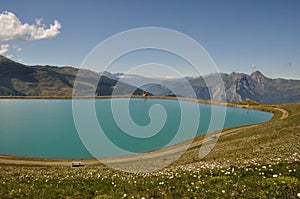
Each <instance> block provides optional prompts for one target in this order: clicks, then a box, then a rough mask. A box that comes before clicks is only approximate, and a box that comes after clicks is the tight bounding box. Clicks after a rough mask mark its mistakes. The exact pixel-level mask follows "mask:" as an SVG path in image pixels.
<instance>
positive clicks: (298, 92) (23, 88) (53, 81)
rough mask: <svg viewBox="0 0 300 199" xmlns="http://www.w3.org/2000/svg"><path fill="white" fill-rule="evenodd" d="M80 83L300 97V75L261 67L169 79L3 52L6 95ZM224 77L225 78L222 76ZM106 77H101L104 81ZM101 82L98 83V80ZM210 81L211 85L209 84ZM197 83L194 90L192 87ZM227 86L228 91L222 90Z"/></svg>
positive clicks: (65, 89)
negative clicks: (32, 61)
mask: <svg viewBox="0 0 300 199" xmlns="http://www.w3.org/2000/svg"><path fill="white" fill-rule="evenodd" d="M76 75H77V79H76V86H77V87H80V88H82V89H80V90H81V91H86V92H82V93H79V94H78V95H86V93H89V91H91V92H94V94H95V95H99V96H107V95H108V96H109V95H112V94H114V95H124V94H135V95H141V94H142V93H143V92H144V91H147V92H148V93H149V94H150V95H157V96H181V97H193V95H192V94H195V95H196V97H197V98H199V99H211V98H213V99H217V100H227V101H236V102H240V101H244V100H255V101H257V102H260V103H270V104H272V103H289V102H298V101H300V80H287V79H281V78H277V79H272V78H268V77H266V76H264V75H263V74H262V73H261V72H259V71H256V72H253V73H252V74H250V75H248V74H244V73H231V74H225V73H220V74H210V75H206V76H200V77H196V78H195V77H194V78H192V77H186V78H182V79H168V78H156V77H143V76H139V75H130V74H129V75H128V74H123V73H116V74H112V73H109V72H102V73H97V72H93V71H90V70H81V72H80V73H78V69H77V68H73V67H69V66H68V67H56V66H40V65H36V66H28V65H24V64H21V63H17V62H14V61H12V60H10V59H8V58H6V57H4V56H1V55H0V96H71V95H72V92H73V87H74V81H75V78H76ZM218 77H221V78H222V81H220V79H218ZM99 78H100V81H99V82H98V80H99ZM95 81H96V82H98V84H97V85H96V87H95V84H94V83H93V82H95ZM207 82H210V83H209V86H207V84H206V83H207ZM191 88H192V89H193V91H194V92H193V93H191V92H190V90H189V89H191ZM222 90H224V92H221V91H222Z"/></svg>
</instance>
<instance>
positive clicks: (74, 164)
mask: <svg viewBox="0 0 300 199" xmlns="http://www.w3.org/2000/svg"><path fill="white" fill-rule="evenodd" d="M71 166H72V167H84V164H82V163H81V162H72V164H71Z"/></svg>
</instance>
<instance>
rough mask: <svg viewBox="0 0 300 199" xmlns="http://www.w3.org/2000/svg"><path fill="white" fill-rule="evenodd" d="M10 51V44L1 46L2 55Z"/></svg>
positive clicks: (0, 52)
mask: <svg viewBox="0 0 300 199" xmlns="http://www.w3.org/2000/svg"><path fill="white" fill-rule="evenodd" d="M8 49H9V44H1V45H0V55H3V54H4V53H6V52H7V51H8Z"/></svg>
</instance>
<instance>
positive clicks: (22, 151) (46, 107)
mask: <svg viewBox="0 0 300 199" xmlns="http://www.w3.org/2000/svg"><path fill="white" fill-rule="evenodd" d="M112 100H115V102H117V103H118V104H119V105H122V103H125V102H126V100H125V99H112ZM87 101H88V100H78V102H79V103H86V102H87ZM181 103H182V104H181V106H183V107H184V109H185V110H187V111H195V110H192V109H194V108H195V104H196V103H195V102H185V101H181ZM156 104H159V105H161V106H162V107H164V109H165V113H166V115H167V117H166V121H165V123H164V125H163V127H162V128H161V129H160V131H159V132H158V133H157V134H155V135H153V136H151V137H148V138H141V137H134V136H132V135H128V134H126V133H124V132H123V130H122V129H121V128H120V127H119V126H118V125H117V124H116V122H115V120H114V118H113V114H112V111H111V99H97V100H95V110H96V116H97V119H98V122H99V124H100V126H101V128H102V130H103V131H104V133H105V136H106V137H107V138H108V139H109V140H110V141H111V143H113V144H114V145H116V146H117V147H119V148H122V149H123V150H126V151H130V152H132V153H141V152H145V151H151V150H155V149H159V148H162V147H164V146H167V145H168V144H170V143H172V144H174V143H173V142H171V140H172V139H173V138H174V137H175V135H176V132H178V130H179V129H180V122H181V112H182V109H180V107H179V102H178V101H176V100H161V99H147V100H145V99H130V103H129V107H130V109H129V110H130V115H131V118H132V120H133V121H134V122H135V123H136V124H137V125H139V126H142V127H143V126H144V127H146V126H147V125H148V124H149V123H151V117H150V115H149V110H150V108H151V107H152V106H153V105H156ZM196 106H197V108H198V109H199V111H200V121H199V126H198V128H197V132H195V134H197V135H201V134H204V133H206V132H207V129H208V127H209V122H210V119H211V108H212V107H214V108H216V109H217V110H218V108H220V110H221V108H222V107H221V106H216V105H208V104H197V105H196ZM0 110H1V111H0V154H3V155H13V156H22V157H37V158H57V159H81V158H92V157H93V156H92V155H91V154H90V153H89V152H88V151H87V149H86V148H85V146H84V144H83V143H82V142H81V139H80V137H79V135H78V133H77V130H76V127H75V124H74V120H73V114H72V100H44V99H43V100H37V99H35V100H24V99H22V100H20V99H2V100H0ZM154 113H156V112H154ZM83 114H84V111H83ZM158 116H159V115H155V114H154V115H152V117H153V118H156V117H158ZM272 116H273V114H271V113H267V112H262V111H254V110H246V109H237V108H230V107H228V108H227V109H226V119H225V123H224V128H227V127H234V126H241V125H246V124H254V123H260V122H265V121H268V120H270V119H271V118H272ZM153 118H152V119H153ZM87 119H89V118H87ZM189 120H190V121H191V122H193V118H191V119H189ZM215 120H218V118H215ZM89 130H90V129H89V128H88V127H87V134H88V133H89ZM210 130H217V129H210ZM184 131H187V128H185V129H184ZM138 133H145V132H138ZM181 134H182V136H180V137H179V139H177V140H176V143H178V142H181V141H184V140H187V139H190V138H192V137H189V136H190V135H191V134H189V133H186V134H185V133H184V132H183V133H181ZM95 143H97V144H99V146H100V145H101V144H102V143H101V140H97V142H95ZM97 144H96V146H95V147H96V148H97ZM119 155H124V154H122V153H114V152H111V151H107V153H105V151H104V152H103V151H102V153H101V155H100V156H101V157H102V156H103V157H112V156H119Z"/></svg>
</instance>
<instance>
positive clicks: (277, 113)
mask: <svg viewBox="0 0 300 199" xmlns="http://www.w3.org/2000/svg"><path fill="white" fill-rule="evenodd" d="M122 97H124V96H122ZM102 98H103V99H104V97H102ZM105 98H109V97H105ZM141 98H142V97H141ZM151 98H153V97H151ZM170 98H172V99H174V100H175V99H177V98H174V97H161V98H159V99H170ZM0 99H3V98H1V97H0ZM179 99H180V98H179ZM185 99H186V98H185ZM180 100H182V99H180ZM187 101H196V100H194V99H187ZM197 101H198V100H197ZM201 101H202V100H201ZM201 103H202V102H201ZM223 103H224V102H223ZM218 105H222V104H218ZM227 106H230V107H237V108H243V107H244V106H243V105H240V104H234V103H231V104H228V103H227ZM251 109H254V110H260V111H266V112H271V113H273V114H274V115H273V117H272V118H271V119H270V120H269V121H267V122H263V123H259V124H251V125H245V126H236V127H232V128H227V129H223V130H222V133H221V134H222V135H221V136H223V135H225V134H230V133H231V132H235V131H237V130H240V129H248V128H252V127H255V126H259V125H261V124H266V123H271V122H273V121H274V120H279V119H285V118H287V117H288V112H287V111H286V110H285V109H282V108H278V107H277V106H276V105H258V106H255V107H251ZM212 134H213V133H212ZM205 136H206V134H205V135H200V136H197V137H195V138H194V139H192V142H191V140H187V141H184V142H181V143H178V144H175V145H172V146H169V147H166V148H163V149H160V150H156V151H151V152H147V153H142V154H137V155H132V156H119V157H111V158H99V160H98V159H95V158H94V159H48V158H30V157H18V156H9V155H5V154H0V164H14V165H41V166H70V165H71V163H72V162H82V163H83V164H85V165H100V164H102V162H107V163H108V164H109V163H111V162H128V161H133V160H134V159H136V158H153V157H158V156H161V153H163V155H170V154H174V153H177V152H179V151H180V149H182V148H184V146H185V145H186V144H187V143H191V144H190V145H189V149H191V148H194V147H197V146H200V145H202V144H203V140H204V138H205ZM206 141H207V140H206ZM189 149H188V150H189Z"/></svg>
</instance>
